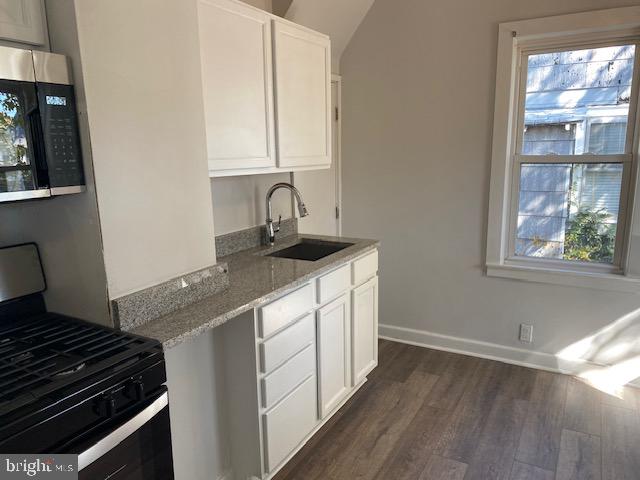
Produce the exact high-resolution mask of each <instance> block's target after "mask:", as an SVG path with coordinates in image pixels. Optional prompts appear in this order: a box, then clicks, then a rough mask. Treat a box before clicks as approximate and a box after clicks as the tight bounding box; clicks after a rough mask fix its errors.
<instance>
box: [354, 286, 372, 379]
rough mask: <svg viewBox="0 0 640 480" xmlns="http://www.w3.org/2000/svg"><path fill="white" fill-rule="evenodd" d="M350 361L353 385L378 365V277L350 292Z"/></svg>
mask: <svg viewBox="0 0 640 480" xmlns="http://www.w3.org/2000/svg"><path fill="white" fill-rule="evenodd" d="M351 295H352V299H351V302H352V305H353V306H352V313H351V335H352V342H351V361H352V375H353V377H352V378H353V385H357V384H358V383H360V382H361V381H362V380H364V378H365V377H366V376H367V374H368V373H369V372H370V371H371V370H373V369H374V368H375V367H376V365H378V277H373V278H372V279H371V280H369V281H368V282H366V283H364V284H363V285H360V286H359V287H357V288H355V289H354V290H353V292H352V294H351Z"/></svg>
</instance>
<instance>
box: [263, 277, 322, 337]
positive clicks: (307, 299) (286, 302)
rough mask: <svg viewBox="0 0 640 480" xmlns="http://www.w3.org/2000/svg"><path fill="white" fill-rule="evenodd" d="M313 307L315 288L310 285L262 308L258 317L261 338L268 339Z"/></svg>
mask: <svg viewBox="0 0 640 480" xmlns="http://www.w3.org/2000/svg"><path fill="white" fill-rule="evenodd" d="M313 307H314V301H313V286H312V285H310V284H308V285H305V286H304V287H302V288H299V289H298V290H296V291H294V292H291V293H288V294H287V295H285V296H284V297H281V298H279V299H278V300H274V301H273V302H271V303H270V304H268V305H265V306H264V307H261V308H260V312H259V315H258V326H259V330H260V331H259V334H260V337H261V338H266V337H268V336H269V335H271V334H272V333H273V332H275V331H276V330H279V329H280V328H282V327H284V326H285V325H287V324H289V323H291V322H293V321H294V320H295V319H296V318H298V317H299V316H301V315H302V314H304V313H305V312H308V311H310V310H311V309H313Z"/></svg>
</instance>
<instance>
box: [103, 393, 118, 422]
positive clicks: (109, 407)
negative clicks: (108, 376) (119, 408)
mask: <svg viewBox="0 0 640 480" xmlns="http://www.w3.org/2000/svg"><path fill="white" fill-rule="evenodd" d="M104 404H105V410H106V412H107V417H109V418H111V417H113V416H114V415H115V413H116V399H115V398H113V397H112V396H111V395H107V396H105V397H104Z"/></svg>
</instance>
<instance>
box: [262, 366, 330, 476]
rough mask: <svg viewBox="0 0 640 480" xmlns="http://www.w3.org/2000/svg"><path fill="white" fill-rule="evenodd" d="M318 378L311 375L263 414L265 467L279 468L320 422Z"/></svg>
mask: <svg viewBox="0 0 640 480" xmlns="http://www.w3.org/2000/svg"><path fill="white" fill-rule="evenodd" d="M317 420H318V417H317V409H316V377H315V376H310V377H309V378H307V379H306V380H305V381H304V382H303V383H302V384H301V385H300V386H298V387H297V388H296V389H295V390H294V391H293V392H291V394H290V395H289V396H287V397H285V398H284V399H283V400H282V401H281V402H280V403H278V404H277V405H276V406H275V407H273V408H272V409H271V410H269V411H268V412H267V413H265V414H264V415H263V435H264V450H265V458H266V462H265V464H266V465H265V466H266V468H267V470H268V471H271V470H273V469H274V468H275V467H277V466H278V465H279V464H280V462H282V460H284V459H285V458H286V457H287V455H289V453H291V451H292V450H293V449H294V448H295V447H296V446H298V444H300V442H301V441H302V440H304V438H305V437H306V436H307V435H308V434H309V432H310V431H311V430H313V427H315V425H316V423H317Z"/></svg>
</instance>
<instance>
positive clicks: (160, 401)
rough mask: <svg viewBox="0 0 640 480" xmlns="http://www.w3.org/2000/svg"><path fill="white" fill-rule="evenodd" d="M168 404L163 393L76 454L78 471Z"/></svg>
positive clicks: (167, 399)
mask: <svg viewBox="0 0 640 480" xmlns="http://www.w3.org/2000/svg"><path fill="white" fill-rule="evenodd" d="M168 404H169V395H168V393H167V392H164V393H163V394H162V395H160V396H159V397H158V398H156V399H155V400H154V401H153V402H152V403H151V404H149V405H148V406H147V407H146V408H145V409H144V410H142V411H141V412H139V413H138V414H136V416H134V417H133V418H132V419H130V420H129V421H127V422H126V423H124V424H122V425H120V426H119V427H118V428H116V429H115V430H113V431H112V432H111V433H109V434H108V435H107V436H106V437H104V438H102V439H101V440H99V441H98V442H96V443H95V444H93V445H92V446H91V447H89V448H88V449H86V450H85V451H84V452H82V453H80V454H78V470H82V469H83V468H85V467H87V466H89V465H91V464H92V463H93V462H95V461H96V460H98V459H99V458H100V457H102V456H103V455H105V454H106V453H108V452H109V451H110V450H112V449H113V448H115V447H116V446H117V445H118V444H119V443H121V442H122V441H124V440H125V439H126V438H127V437H128V436H130V435H131V434H133V433H134V432H135V431H136V430H138V429H140V427H142V426H143V425H144V424H145V423H147V422H148V421H150V420H151V419H152V418H153V417H155V416H156V415H157V414H158V413H160V412H161V411H162V410H163V409H164V408H165V407H166V406H167V405H168Z"/></svg>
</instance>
